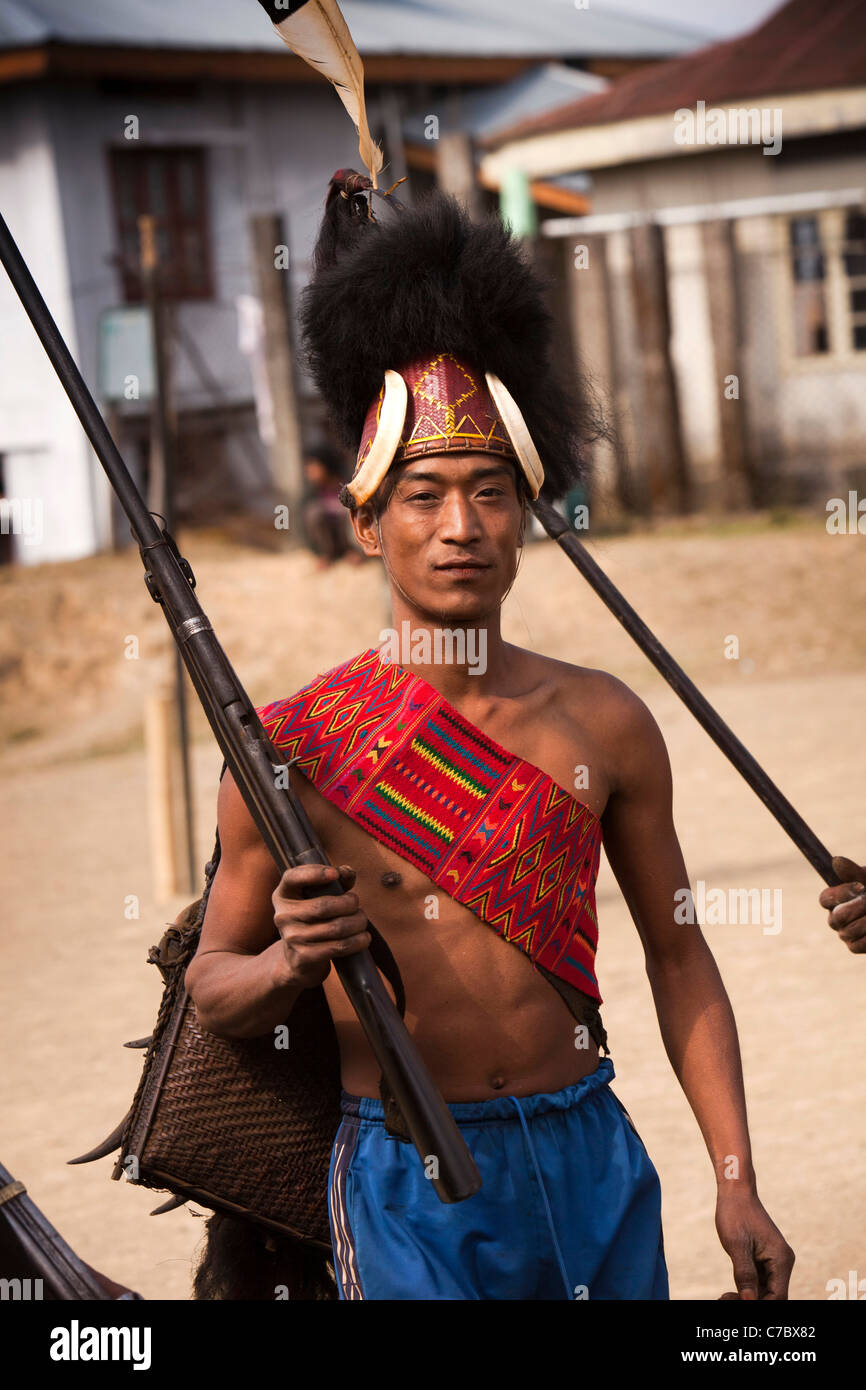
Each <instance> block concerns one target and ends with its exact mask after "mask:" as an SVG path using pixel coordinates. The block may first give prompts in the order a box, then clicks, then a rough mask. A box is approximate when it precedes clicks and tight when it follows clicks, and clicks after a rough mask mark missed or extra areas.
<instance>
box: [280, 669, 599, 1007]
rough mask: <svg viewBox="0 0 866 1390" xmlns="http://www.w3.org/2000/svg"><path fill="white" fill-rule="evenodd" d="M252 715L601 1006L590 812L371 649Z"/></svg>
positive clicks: (468, 902)
mask: <svg viewBox="0 0 866 1390" xmlns="http://www.w3.org/2000/svg"><path fill="white" fill-rule="evenodd" d="M259 716H260V718H261V720H262V723H263V724H264V726H265V729H266V730H267V732H268V734H269V735H270V737H271V738H272V739H273V741H274V743H276V744H277V746H278V747H279V748H280V749H281V750H282V751H283V752H284V753H285V755H286V756H287V757H288V758H292V759H294V760H296V762H297V767H298V770H299V771H300V772H302V773H303V774H304V776H305V777H308V778H309V780H310V781H311V782H312V783H313V785H314V786H315V787H316V788H317V789H318V790H319V791H320V792H321V793H322V795H323V796H325V797H327V799H328V800H329V801H330V802H332V803H333V805H335V806H336V807H338V809H339V810H341V811H343V812H345V814H346V815H347V816H350V817H351V819H352V820H353V821H355V822H356V824H358V825H360V826H361V828H362V829H363V830H366V831H367V832H368V833H369V834H370V835H372V836H373V837H374V838H375V839H376V840H378V841H380V843H381V844H383V845H386V846H387V848H388V849H391V850H394V852H395V853H396V854H399V855H400V856H401V857H402V858H404V859H407V860H409V862H410V863H412V864H414V865H415V866H416V867H417V868H419V869H420V870H421V871H422V872H423V873H425V874H426V875H427V877H428V878H430V879H431V880H432V881H433V882H434V883H435V884H436V885H437V886H438V887H439V888H441V889H442V890H443V891H444V892H445V893H447V894H449V896H450V897H452V898H454V899H455V900H456V901H457V902H459V903H462V905H463V906H464V907H467V908H469V910H470V911H471V912H474V913H475V914H476V916H478V917H480V918H481V920H482V921H484V922H487V923H488V925H489V926H491V927H493V929H494V931H496V932H497V933H498V935H499V936H501V937H503V938H504V939H505V940H506V941H511V942H513V943H514V945H515V946H519V947H520V949H521V950H522V951H524V952H525V953H526V955H527V956H529V958H530V960H531V961H532V962H533V964H535V963H537V964H538V965H541V966H544V967H545V968H546V969H548V970H550V971H551V972H552V973H553V974H554V975H556V976H558V977H559V978H560V979H563V980H565V981H567V982H568V983H569V984H572V985H574V986H576V988H577V989H579V990H582V991H583V992H584V994H588V995H590V996H591V998H593V999H595V1000H597V1001H598V1002H601V995H600V994H599V990H598V982H597V980H596V976H595V952H596V946H597V943H598V924H597V921H596V910H595V880H596V875H597V873H598V863H599V858H600V854H601V822H600V821H599V819H598V817H597V816H595V815H594V814H593V812H592V811H590V809H589V808H588V807H587V806H584V805H583V804H582V803H581V802H579V801H575V799H574V797H572V796H571V795H570V793H568V792H566V791H564V790H563V788H562V787H560V786H558V785H557V783H556V782H554V781H553V780H552V779H551V778H550V777H548V775H547V773H546V772H542V771H541V770H540V768H537V767H535V766H534V765H533V764H532V763H528V762H526V761H525V760H524V759H523V758H518V757H515V756H514V754H513V753H509V752H508V750H507V749H505V748H503V747H502V746H501V745H500V744H498V743H496V742H494V740H493V739H491V738H488V736H487V735H486V734H484V733H482V731H481V730H480V729H478V728H477V727H476V726H475V725H474V724H473V723H472V722H471V720H469V719H466V718H465V716H464V715H462V714H461V713H460V712H459V710H457V709H455V708H454V706H453V705H450V704H449V703H448V701H447V700H445V699H444V698H443V696H442V695H440V694H439V692H438V690H435V689H434V687H433V686H432V685H430V684H429V683H428V682H427V681H425V680H424V679H423V677H421V676H417V675H413V674H412V673H411V672H410V671H408V670H406V669H404V668H403V667H402V666H397V665H395V664H393V663H391V662H387V661H383V660H381V659H380V657H379V654H378V652H377V651H375V650H374V649H372V648H371V649H370V650H368V651H365V652H362V653H361V655H360V656H356V657H353V658H352V659H351V660H349V661H346V662H343V664H342V665H341V666H335V667H334V669H333V670H331V671H326V672H325V674H324V675H322V676H317V677H316V679H315V680H314V681H311V682H310V684H309V685H306V686H304V688H303V689H302V690H299V691H298V693H297V694H296V695H292V696H290V697H289V698H288V699H285V700H277V701H275V702H274V703H273V704H270V705H265V706H263V707H262V708H261V709H259Z"/></svg>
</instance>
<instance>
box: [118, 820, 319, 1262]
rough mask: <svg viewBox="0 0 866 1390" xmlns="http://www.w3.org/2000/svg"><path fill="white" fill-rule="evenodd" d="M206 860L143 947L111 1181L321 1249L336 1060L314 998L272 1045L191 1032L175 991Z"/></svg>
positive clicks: (210, 872)
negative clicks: (135, 1054)
mask: <svg viewBox="0 0 866 1390" xmlns="http://www.w3.org/2000/svg"><path fill="white" fill-rule="evenodd" d="M218 858H219V844H218V842H217V848H216V850H215V853H214V857H213V859H212V861H211V863H210V864H208V866H207V870H206V876H207V885H206V888H205V892H204V895H203V896H202V898H200V899H199V901H198V902H196V903H193V904H192V905H191V906H190V907H189V908H187V909H186V911H185V913H183V914H182V916H181V917H180V918H179V919H178V921H177V922H176V924H175V925H174V926H173V927H170V928H169V930H168V931H167V932H166V933H165V935H164V936H163V938H162V941H161V942H160V944H159V946H157V947H154V948H153V950H152V951H151V952H150V957H149V959H150V960H151V961H153V963H154V964H156V965H158V967H159V969H160V971H161V973H162V976H163V979H164V981H165V990H164V993H163V998H162V1003H161V1006H160V1010H159V1015H158V1018H157V1023H156V1028H155V1030H154V1033H153V1037H152V1039H151V1041H150V1044H149V1047H148V1050H147V1054H146V1057H145V1063H144V1071H143V1074H142V1078H141V1081H140V1083H139V1087H138V1090H137V1092H136V1095H135V1098H134V1100H133V1104H132V1109H131V1110H130V1113H129V1115H128V1117H127V1120H126V1123H125V1128H124V1131H123V1138H122V1144H121V1153H120V1157H119V1159H118V1162H117V1165H116V1167H115V1170H114V1174H113V1176H115V1177H120V1176H122V1175H126V1176H127V1177H128V1178H129V1180H130V1181H132V1182H138V1183H140V1184H142V1185H143V1186H145V1187H150V1188H154V1189H157V1190H160V1191H167V1192H172V1193H174V1194H176V1195H178V1196H182V1197H188V1198H191V1199H193V1200H195V1201H198V1202H200V1203H201V1204H202V1205H203V1206H207V1207H212V1208H214V1209H215V1210H221V1211H226V1212H229V1213H231V1214H233V1215H236V1216H242V1217H247V1218H249V1219H250V1220H252V1221H255V1222H258V1223H259V1224H261V1225H263V1226H266V1227H269V1228H271V1229H273V1230H276V1231H279V1232H282V1233H283V1234H286V1235H289V1236H292V1237H294V1238H296V1239H299V1240H303V1241H308V1242H310V1243H311V1244H313V1245H315V1246H320V1247H321V1248H322V1249H325V1250H330V1249H331V1242H330V1235H329V1229H328V1206H327V1180H328V1168H329V1163H330V1156H331V1149H332V1147H333V1143H334V1137H335V1135H336V1132H337V1128H338V1126H339V1123H340V1057H339V1048H338V1045H337V1037H336V1033H335V1032H334V1026H333V1023H332V1020H331V1016H330V1013H329V1010H328V1006H327V1003H326V1001H325V995H324V991H323V990H322V988H321V987H319V988H317V989H312V990H305V991H304V993H303V994H302V995H301V996H300V998H299V999H298V1001H297V1003H296V1004H295V1006H294V1008H293V1009H292V1012H291V1016H290V1017H289V1018H288V1019H287V1020H286V1028H287V1029H288V1047H287V1048H286V1047H283V1048H280V1047H277V1046H276V1045H275V1041H276V1040H275V1036H274V1035H268V1036H265V1037H261V1038H252V1039H224V1038H217V1037H215V1036H214V1035H213V1034H211V1033H205V1032H202V1030H201V1029H200V1028H199V1027H198V1024H197V1022H196V1011H195V1007H194V1005H193V1003H192V1001H191V1000H190V998H189V996H188V995H187V993H186V990H185V988H184V976H185V973H186V967H187V965H188V964H189V961H190V960H191V959H192V957H193V955H194V954H195V951H196V947H197V945H198V940H199V935H200V933H201V924H202V920H203V918H204V912H205V907H206V905H207V896H208V893H209V891H210V885H211V883H212V881H213V877H214V874H215V873H216V868H217V862H218ZM283 1040H284V1039H283Z"/></svg>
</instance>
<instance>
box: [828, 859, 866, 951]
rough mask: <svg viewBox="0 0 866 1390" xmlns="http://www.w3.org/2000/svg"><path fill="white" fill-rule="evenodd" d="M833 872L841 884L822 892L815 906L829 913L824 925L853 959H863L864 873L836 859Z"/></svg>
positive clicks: (865, 919) (851, 863)
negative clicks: (827, 925) (827, 924)
mask: <svg viewBox="0 0 866 1390" xmlns="http://www.w3.org/2000/svg"><path fill="white" fill-rule="evenodd" d="M833 872H834V873H835V875H836V877H837V878H838V879H840V880H841V882H840V883H838V884H837V885H836V887H834V888H825V889H824V891H823V893H822V894H821V896H820V898H819V899H818V902H819V903H820V904H821V906H822V907H826V908H829V909H830V915H829V917H828V918H827V921H828V922H829V923H830V926H831V927H832V928H833V930H834V932H835V933H836V935H837V936H838V937H839V940H840V941H844V942H845V945H846V946H847V947H848V950H849V951H851V952H853V954H854V955H855V956H863V955H866V892H864V884H866V869H864V868H858V867H857V865H856V864H855V863H854V861H853V859H845V858H843V857H842V856H841V855H837V856H836V857H835V858H834V860H833Z"/></svg>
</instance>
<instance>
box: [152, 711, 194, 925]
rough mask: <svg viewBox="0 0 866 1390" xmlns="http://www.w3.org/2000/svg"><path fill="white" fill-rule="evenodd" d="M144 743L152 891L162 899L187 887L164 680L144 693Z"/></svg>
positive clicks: (173, 732) (173, 735)
mask: <svg viewBox="0 0 866 1390" xmlns="http://www.w3.org/2000/svg"><path fill="white" fill-rule="evenodd" d="M145 746H146V750H147V788H148V812H149V819H150V847H151V859H152V864H153V878H154V892H155V894H156V898H157V901H158V902H160V903H165V902H168V901H169V899H170V898H173V897H175V896H176V895H177V894H178V893H182V892H186V891H187V890H188V889H189V887H190V885H189V884H188V883H187V881H186V879H187V872H186V864H185V862H184V855H183V853H182V845H181V838H182V837H181V831H182V826H183V818H182V816H179V815H178V800H179V798H178V778H177V718H176V706H175V701H174V695H173V692H172V689H171V686H170V685H168V684H165V685H162V686H161V687H160V688H159V689H157V690H155V691H152V692H151V694H149V695H148V697H147V704H146V707H145Z"/></svg>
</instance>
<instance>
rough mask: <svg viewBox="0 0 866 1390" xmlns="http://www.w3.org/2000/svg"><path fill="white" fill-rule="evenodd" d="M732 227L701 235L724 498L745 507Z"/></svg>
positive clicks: (711, 225)
mask: <svg viewBox="0 0 866 1390" xmlns="http://www.w3.org/2000/svg"><path fill="white" fill-rule="evenodd" d="M733 226H734V224H733V223H732V222H731V221H730V220H725V221H717V222H704V223H703V225H702V228H701V233H702V237H703V247H704V275H705V278H706V285H707V300H708V303H709V310H710V331H711V333H712V338H713V355H714V358H715V370H716V389H717V390H718V392H719V429H720V434H721V447H722V477H723V479H724V496H723V498H722V502H723V505H724V506H726V507H745V506H748V505H749V504H750V503H752V502H753V501H754V500H755V499H754V496H753V487H752V472H753V470H752V467H751V463H750V460H749V449H748V434H747V419H746V409H747V406H746V400H745V397H744V395H743V386H744V375H743V360H742V351H741V348H742V339H743V333H742V317H741V309H740V303H739V293H738V290H739V284H738V275H737V263H736V251H735V247H734V235H733ZM731 377H735V378H736V382H735V383H733V382H729V384H728V386H727V387H726V385H725V383H726V379H728V378H731ZM734 391H736V394H734Z"/></svg>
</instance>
